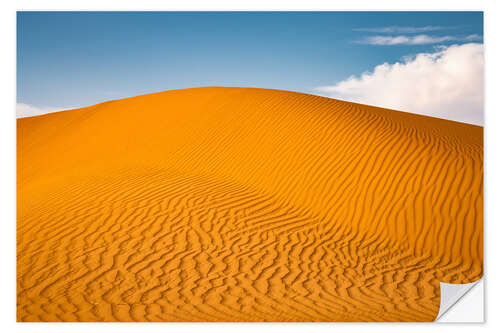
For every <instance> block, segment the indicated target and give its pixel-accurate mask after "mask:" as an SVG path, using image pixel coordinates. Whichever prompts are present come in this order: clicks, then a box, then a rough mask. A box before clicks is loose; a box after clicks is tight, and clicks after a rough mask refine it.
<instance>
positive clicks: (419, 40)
mask: <svg viewBox="0 0 500 333" xmlns="http://www.w3.org/2000/svg"><path fill="white" fill-rule="evenodd" d="M480 39H481V36H479V35H469V36H466V37H457V36H440V37H437V36H429V35H416V36H404V35H401V36H372V37H365V38H364V39H362V40H360V41H358V43H361V44H370V45H424V44H437V43H443V42H450V41H468V42H470V41H476V40H480Z"/></svg>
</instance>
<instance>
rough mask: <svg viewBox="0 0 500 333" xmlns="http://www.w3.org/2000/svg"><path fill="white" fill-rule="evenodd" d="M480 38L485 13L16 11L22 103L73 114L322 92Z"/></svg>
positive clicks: (475, 41)
mask: <svg viewBox="0 0 500 333" xmlns="http://www.w3.org/2000/svg"><path fill="white" fill-rule="evenodd" d="M417 36H419V37H418V38H415V37H417ZM422 36H423V37H422ZM482 36H483V15H482V13H481V12H267V13H266V12H264V13H262V12H208V13H197V12H131V13H129V12H114V13H113V12H18V14H17V45H18V47H17V102H18V103H23V104H27V105H31V106H34V107H37V108H42V109H43V108H47V109H49V108H69V107H75V106H86V105H92V104H96V103H99V102H102V101H106V100H111V99H118V98H124V97H129V96H135V95H139V94H144V93H150V92H157V91H163V90H168V89H179V88H189V87H199V86H214V85H217V86H245V87H260V88H275V89H285V90H293V91H301V92H306V93H318V90H317V87H325V86H331V85H335V84H337V83H338V82H341V81H342V80H346V79H347V78H349V77H350V76H353V75H354V76H359V75H361V74H362V73H363V72H366V71H373V70H374V68H375V67H376V66H378V65H380V64H383V63H385V62H387V63H389V64H393V63H395V62H398V61H400V62H401V61H403V59H404V57H406V56H412V55H413V56H414V55H417V54H420V53H426V52H435V51H436V49H437V48H438V47H441V46H450V45H455V44H458V45H460V44H465V43H470V42H474V43H482ZM381 44H382V45H381Z"/></svg>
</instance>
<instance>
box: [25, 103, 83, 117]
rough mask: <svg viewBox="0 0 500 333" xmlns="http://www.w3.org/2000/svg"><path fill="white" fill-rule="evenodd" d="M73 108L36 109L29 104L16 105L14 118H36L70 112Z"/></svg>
mask: <svg viewBox="0 0 500 333" xmlns="http://www.w3.org/2000/svg"><path fill="white" fill-rule="evenodd" d="M70 109H75V108H63V107H37V106H34V105H30V104H24V103H17V104H16V117H17V118H25V117H33V116H38V115H41V114H45V113H51V112H57V111H63V110H70Z"/></svg>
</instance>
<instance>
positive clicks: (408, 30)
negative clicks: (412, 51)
mask: <svg viewBox="0 0 500 333" xmlns="http://www.w3.org/2000/svg"><path fill="white" fill-rule="evenodd" d="M445 29H454V27H441V26H432V25H427V26H424V27H400V26H390V27H379V28H356V29H352V30H353V31H361V32H375V33H380V34H416V33H422V32H429V31H437V30H445Z"/></svg>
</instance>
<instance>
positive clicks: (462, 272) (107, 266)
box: [17, 88, 483, 321]
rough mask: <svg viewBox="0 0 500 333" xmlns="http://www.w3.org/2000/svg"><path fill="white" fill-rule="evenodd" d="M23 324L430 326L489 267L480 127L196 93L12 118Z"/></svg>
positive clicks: (269, 94)
mask: <svg viewBox="0 0 500 333" xmlns="http://www.w3.org/2000/svg"><path fill="white" fill-rule="evenodd" d="M17 124H18V125H17V126H18V127H17V129H18V148H17V149H18V167H17V171H18V183H17V191H18V194H17V195H18V222H17V237H18V239H17V256H18V261H17V295H18V296H17V302H18V311H17V318H18V320H19V321H432V320H434V318H435V317H436V315H437V313H438V310H439V302H440V289H439V282H440V281H443V282H449V283H468V282H472V281H475V280H477V279H479V278H480V277H481V276H482V274H483V268H482V263H483V256H482V248H483V227H482V223H483V141H482V135H483V129H482V127H478V126H473V125H467V124H463V123H457V122H452V121H447V120H441V119H435V118H430V117H424V116H418V115H413V114H409V113H402V112H397V111H392V110H386V109H381V108H376V107H371V106H366V105H359V104H354V103H348V102H343V101H338V100H332V99H327V98H323V97H317V96H311V95H305V94H299V93H294V92H287V91H277V90H265V89H247V88H197V89H186V90H175V91H166V92H162V93H156V94H150V95H144V96H138V97H134V98H128V99H123V100H117V101H111V102H106V103H102V104H99V105H95V106H91V107H88V108H84V109H79V110H72V111H67V112H58V113H53V114H47V115H43V116H37V117H31V118H24V119H19V120H18V122H17Z"/></svg>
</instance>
